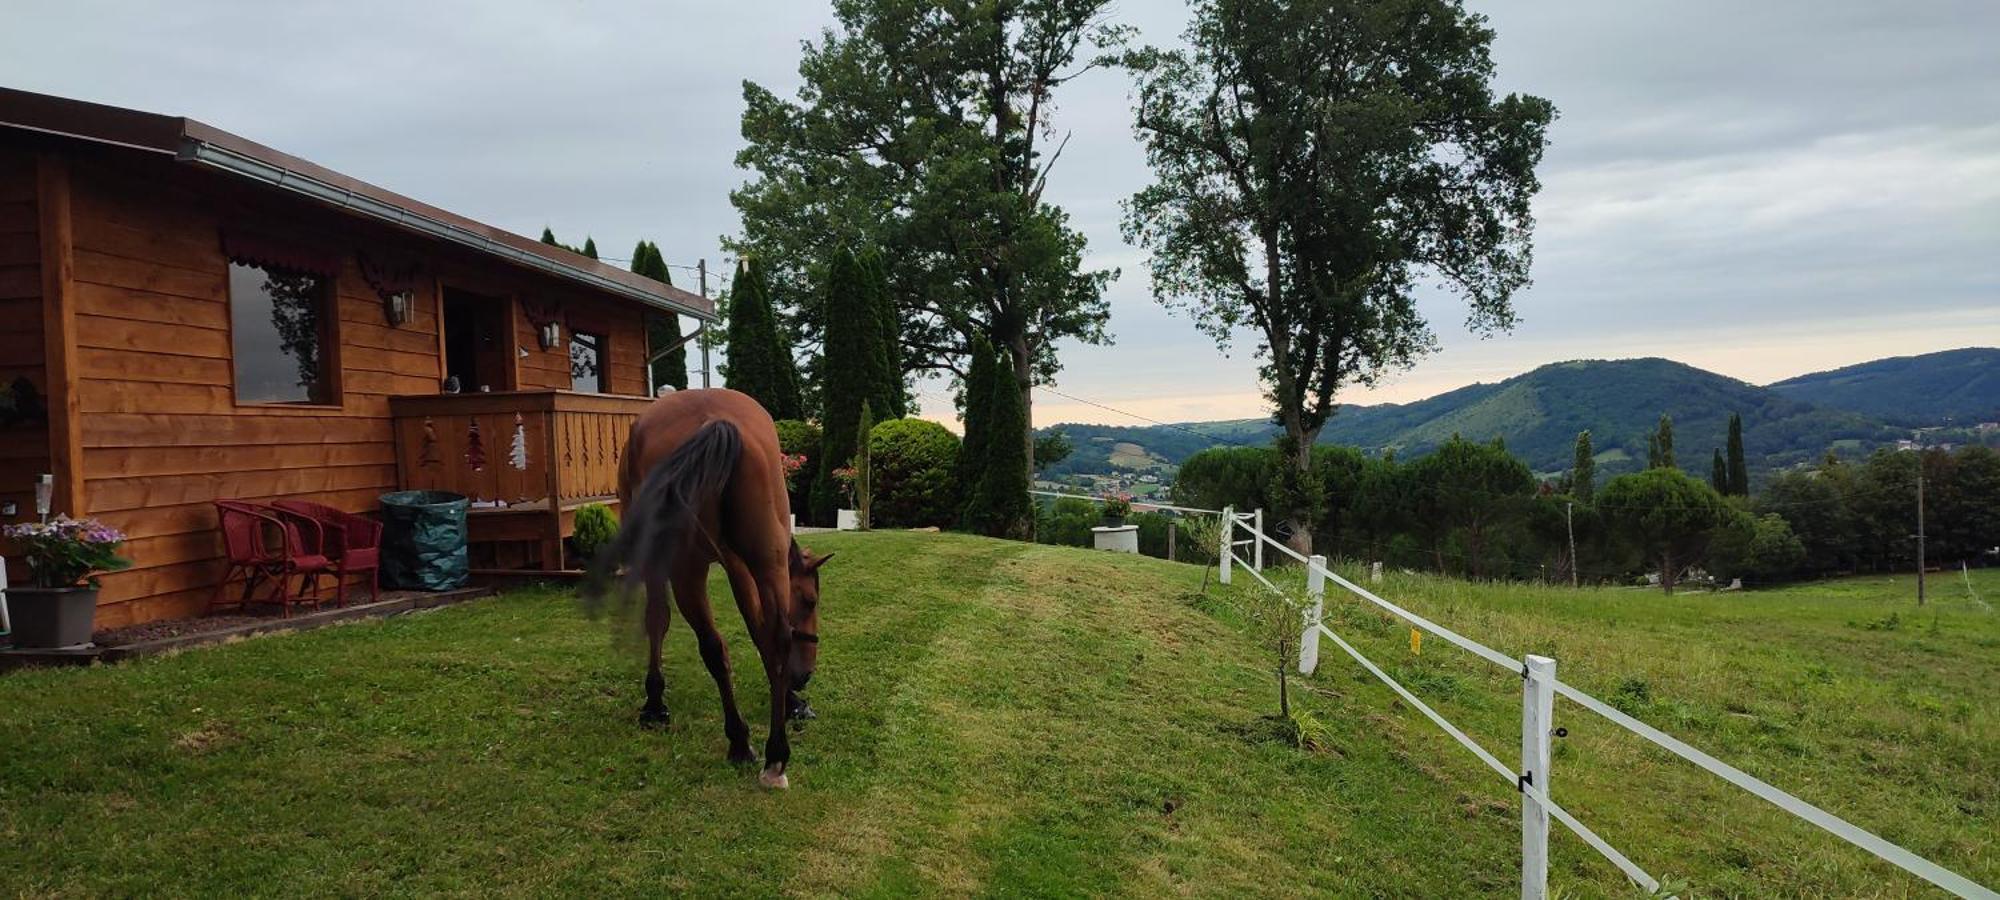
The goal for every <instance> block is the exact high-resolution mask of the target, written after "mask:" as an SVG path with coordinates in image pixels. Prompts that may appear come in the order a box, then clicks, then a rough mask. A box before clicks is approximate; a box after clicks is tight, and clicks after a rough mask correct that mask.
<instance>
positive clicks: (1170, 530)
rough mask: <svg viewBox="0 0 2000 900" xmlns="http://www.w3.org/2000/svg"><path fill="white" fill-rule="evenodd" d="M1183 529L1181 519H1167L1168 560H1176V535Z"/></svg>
mask: <svg viewBox="0 0 2000 900" xmlns="http://www.w3.org/2000/svg"><path fill="white" fill-rule="evenodd" d="M1180 530H1181V522H1180V520H1179V519H1168V520H1167V562H1173V561H1174V535H1175V534H1176V533H1178V532H1179V531H1180Z"/></svg>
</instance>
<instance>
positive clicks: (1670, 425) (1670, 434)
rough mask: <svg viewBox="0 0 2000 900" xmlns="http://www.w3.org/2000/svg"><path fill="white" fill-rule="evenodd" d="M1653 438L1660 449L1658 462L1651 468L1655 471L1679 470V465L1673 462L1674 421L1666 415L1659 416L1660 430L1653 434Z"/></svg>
mask: <svg viewBox="0 0 2000 900" xmlns="http://www.w3.org/2000/svg"><path fill="white" fill-rule="evenodd" d="M1654 437H1655V439H1656V441H1657V442H1658V444H1659V448H1660V449H1659V452H1658V454H1657V455H1658V457H1659V462H1658V463H1657V464H1656V465H1654V466H1652V468H1655V469H1678V468H1680V464H1679V463H1677V462H1675V461H1674V419H1673V417H1672V416H1669V415H1667V414H1666V413H1661V414H1660V430H1659V431H1658V432H1656V433H1655V435H1654Z"/></svg>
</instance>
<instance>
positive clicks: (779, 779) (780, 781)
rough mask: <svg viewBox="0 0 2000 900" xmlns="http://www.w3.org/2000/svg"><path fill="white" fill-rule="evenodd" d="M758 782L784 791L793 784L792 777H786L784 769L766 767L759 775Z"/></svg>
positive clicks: (772, 788)
mask: <svg viewBox="0 0 2000 900" xmlns="http://www.w3.org/2000/svg"><path fill="white" fill-rule="evenodd" d="M757 782H758V783H759V784H762V785H763V786H765V787H767V788H770V789H771V790H774V791H782V790H785V789H786V788H789V787H791V786H792V782H791V779H789V778H786V777H785V773H784V771H783V770H782V769H765V770H764V771H763V772H761V773H759V774H758V775H757Z"/></svg>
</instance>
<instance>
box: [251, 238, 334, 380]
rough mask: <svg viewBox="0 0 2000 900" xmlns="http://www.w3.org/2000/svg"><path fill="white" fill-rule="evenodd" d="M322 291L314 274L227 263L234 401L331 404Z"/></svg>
mask: <svg viewBox="0 0 2000 900" xmlns="http://www.w3.org/2000/svg"><path fill="white" fill-rule="evenodd" d="M327 293H328V292H327V280H326V278H324V277H322V276H319V275H313V274H309V273H305V272H289V271H284V270H281V269H277V268H271V267H265V266H257V265H247V264H244V263H230V264H229V324H230V343H231V345H232V346H231V349H232V351H233V353H234V355H235V365H236V399H237V400H238V401H241V402H245V403H333V402H335V398H334V396H333V384H332V379H331V378H329V377H328V373H327V360H328V356H329V354H328V353H327V347H326V344H327V338H328V330H327V321H326V316H327Z"/></svg>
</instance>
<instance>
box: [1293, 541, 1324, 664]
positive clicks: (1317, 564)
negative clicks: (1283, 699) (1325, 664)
mask: <svg viewBox="0 0 2000 900" xmlns="http://www.w3.org/2000/svg"><path fill="white" fill-rule="evenodd" d="M1306 597H1307V599H1309V600H1310V601H1311V604H1312V605H1310V606H1307V607H1306V609H1305V617H1306V621H1305V631H1304V632H1303V633H1302V636H1301V637H1300V638H1299V674H1301V675H1311V674H1312V673H1313V670H1314V669H1317V668H1319V623H1320V618H1321V616H1323V615H1325V613H1326V557H1324V556H1317V555H1315V556H1314V557H1312V559H1310V560H1308V561H1307V562H1306Z"/></svg>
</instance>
